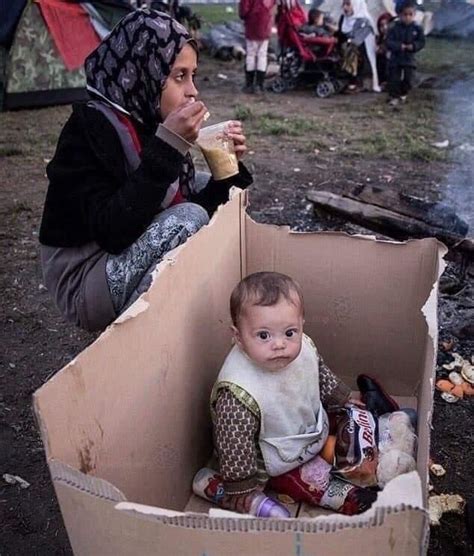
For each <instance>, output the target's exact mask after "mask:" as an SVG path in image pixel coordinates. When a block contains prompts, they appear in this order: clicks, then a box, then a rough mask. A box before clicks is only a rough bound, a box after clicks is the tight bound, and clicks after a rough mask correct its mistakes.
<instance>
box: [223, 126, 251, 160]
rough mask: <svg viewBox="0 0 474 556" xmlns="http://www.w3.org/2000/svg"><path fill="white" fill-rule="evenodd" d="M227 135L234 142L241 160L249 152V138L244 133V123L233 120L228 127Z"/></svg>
mask: <svg viewBox="0 0 474 556" xmlns="http://www.w3.org/2000/svg"><path fill="white" fill-rule="evenodd" d="M226 135H227V137H229V139H232V141H233V142H234V148H235V154H236V156H237V159H238V160H240V159H241V158H242V157H243V156H244V154H245V153H246V152H247V144H246V143H247V139H246V137H245V135H244V131H243V127H242V123H241V122H238V121H235V120H232V121H231V122H229V125H228V126H227V129H226Z"/></svg>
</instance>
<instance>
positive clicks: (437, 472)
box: [430, 463, 446, 477]
mask: <svg viewBox="0 0 474 556" xmlns="http://www.w3.org/2000/svg"><path fill="white" fill-rule="evenodd" d="M430 471H431V473H433V475H434V476H435V477H443V476H444V475H446V469H445V468H444V467H443V466H442V465H440V464H439V463H432V464H431V465H430Z"/></svg>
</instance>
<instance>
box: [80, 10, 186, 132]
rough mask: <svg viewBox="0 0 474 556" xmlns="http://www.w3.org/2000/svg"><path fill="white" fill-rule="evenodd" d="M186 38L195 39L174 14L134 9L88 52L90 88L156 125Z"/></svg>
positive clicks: (151, 127) (117, 106) (128, 111)
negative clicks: (173, 17)
mask: <svg viewBox="0 0 474 556" xmlns="http://www.w3.org/2000/svg"><path fill="white" fill-rule="evenodd" d="M186 43H191V44H193V39H192V38H191V36H190V35H189V33H188V32H187V31H186V29H185V28H184V27H183V26H182V25H181V24H180V23H178V22H177V21H175V20H174V19H172V18H171V17H170V16H169V15H167V14H164V13H161V12H157V11H154V10H150V9H145V10H139V11H135V12H132V13H131V14H129V15H127V16H126V17H124V18H123V19H122V20H121V21H120V22H119V23H118V24H117V25H116V26H115V27H114V29H113V30H112V32H111V33H110V35H108V36H107V37H106V38H105V39H104V40H103V41H102V42H101V44H100V45H99V46H98V47H97V48H96V49H95V50H94V51H93V52H92V53H91V54H90V55H89V56H88V57H87V58H86V61H85V71H86V81H87V90H88V91H89V93H92V95H93V96H95V97H96V98H97V97H98V98H100V99H101V100H104V101H106V102H108V103H109V104H111V105H112V106H114V107H115V108H116V109H118V110H120V111H121V112H123V113H125V114H127V115H129V116H132V118H134V119H136V120H138V121H139V122H141V123H142V124H143V125H144V126H145V128H146V129H148V130H151V129H154V128H156V125H157V123H159V121H160V117H159V104H160V97H161V92H162V90H163V85H164V84H165V81H166V79H167V77H168V76H169V74H170V71H171V68H172V66H173V64H174V62H175V60H176V57H177V55H178V54H179V52H180V51H181V49H182V48H183V46H184V45H185V44H186ZM193 46H194V47H195V44H193Z"/></svg>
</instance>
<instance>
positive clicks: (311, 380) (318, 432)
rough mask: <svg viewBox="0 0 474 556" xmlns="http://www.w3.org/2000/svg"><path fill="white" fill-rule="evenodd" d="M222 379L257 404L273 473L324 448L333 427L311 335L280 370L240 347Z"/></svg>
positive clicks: (266, 456)
mask: <svg viewBox="0 0 474 556" xmlns="http://www.w3.org/2000/svg"><path fill="white" fill-rule="evenodd" d="M221 382H230V383H233V384H236V385H237V386H239V387H240V388H243V389H244V390H246V391H247V392H248V393H249V394H250V395H251V396H252V397H253V398H254V399H255V401H256V402H257V404H258V407H259V409H260V415H261V423H260V435H259V444H260V449H261V451H262V455H263V459H264V460H265V467H266V470H267V473H268V474H269V475H270V476H272V477H275V476H277V475H281V474H282V473H286V472H287V471H291V470H292V469H294V468H295V467H298V466H300V465H301V464H303V463H305V462H307V461H309V460H310V459H312V458H313V457H314V456H315V455H317V454H318V453H319V452H320V451H321V449H322V447H323V445H324V443H325V442H326V439H327V436H328V429H329V425H328V418H327V415H326V412H325V410H324V408H323V407H322V406H321V401H320V398H319V359H318V355H317V352H316V349H315V347H314V344H313V343H312V341H311V340H310V339H309V338H308V337H307V336H305V335H304V336H303V342H302V347H301V351H300V354H299V355H298V357H297V358H296V359H295V360H294V361H293V362H292V363H290V365H288V366H287V367H286V368H284V369H282V370H280V371H266V370H264V369H261V368H260V367H258V366H257V365H256V364H255V363H254V362H253V361H251V360H250V359H249V358H248V357H247V355H246V354H245V353H244V352H243V351H242V350H241V349H240V348H239V347H238V346H234V347H233V348H232V350H231V351H230V353H229V355H228V356H227V358H226V360H225V362H224V365H223V367H222V369H221V371H220V373H219V376H218V377H217V384H216V386H217V387H218V385H219V383H221Z"/></svg>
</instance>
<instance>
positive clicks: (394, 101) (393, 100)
mask: <svg viewBox="0 0 474 556" xmlns="http://www.w3.org/2000/svg"><path fill="white" fill-rule="evenodd" d="M388 104H389V105H390V106H398V105H399V104H400V99H398V98H391V99H390V100H389V101H388Z"/></svg>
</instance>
